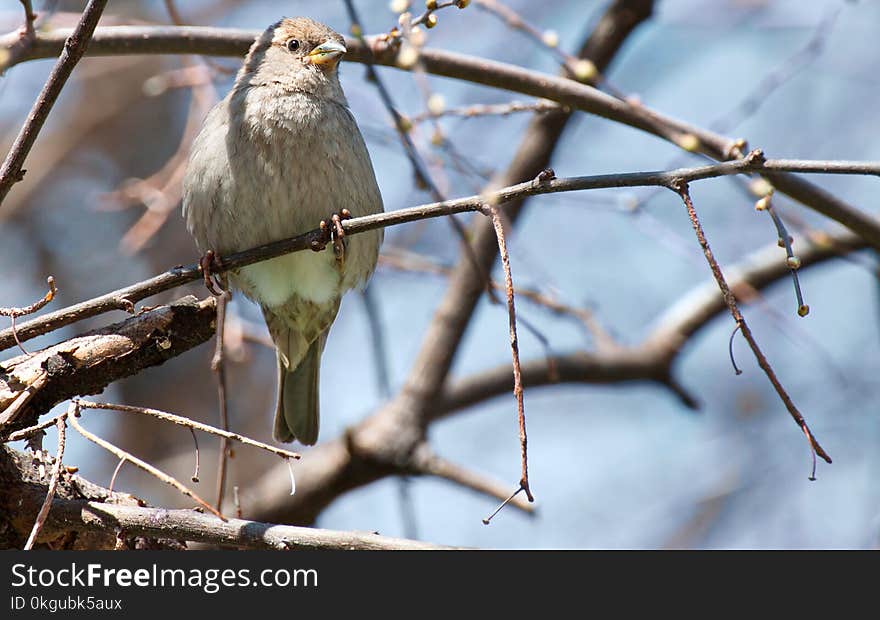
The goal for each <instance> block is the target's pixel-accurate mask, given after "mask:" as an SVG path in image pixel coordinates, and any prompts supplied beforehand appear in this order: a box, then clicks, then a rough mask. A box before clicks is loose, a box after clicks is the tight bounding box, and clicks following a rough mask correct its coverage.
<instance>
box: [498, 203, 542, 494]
mask: <svg viewBox="0 0 880 620" xmlns="http://www.w3.org/2000/svg"><path fill="white" fill-rule="evenodd" d="M490 213H491V217H492V226H493V227H494V229H495V237H496V238H497V239H498V254H499V255H500V256H501V265H502V268H503V269H504V285H505V289H506V291H507V321H508V328H509V331H510V354H511V357H512V358H513V396H514V398H516V413H517V420H518V422H519V445H520V457H521V460H522V472H521V477H520V480H519V486H520V488H521V489H522V490H523V491H525V493H526V497H527V498H528V500H529V501H530V502H533V501H535V498H534V497H532V492H531V490H530V489H529V451H528V437H527V435H526V412H525V405H524V403H523V383H522V368H520V364H519V339H518V338H517V336H516V303H515V299H514V293H513V276H512V275H511V272H510V256H509V255H508V253H507V242H506V241H505V238H504V225H503V224H502V222H501V215H500V214H499V212H498V209H497V208H496V207H494V206H492V207H490Z"/></svg>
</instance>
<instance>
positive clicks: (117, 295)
mask: <svg viewBox="0 0 880 620" xmlns="http://www.w3.org/2000/svg"><path fill="white" fill-rule="evenodd" d="M753 153H754V154H755V155H754V156H750V157H746V158H744V159H741V160H736V161H730V162H723V163H719V164H711V165H707V166H699V167H695V168H679V169H677V170H669V171H655V172H631V173H622V174H603V175H595V176H582V177H570V178H560V179H551V180H546V181H537V180H533V181H526V182H525V183H519V184H517V185H511V186H509V187H504V188H502V189H499V190H496V191H491V192H486V193H485V194H483V195H475V196H468V197H466V198H458V199H454V200H447V201H444V202H435V203H430V204H424V205H419V206H416V207H409V208H406V209H398V210H396V211H387V212H385V213H379V214H375V215H368V216H364V217H358V218H352V219H348V220H344V221H343V222H342V227H343V229H344V230H345V234H347V235H354V234H358V233H362V232H365V231H368V230H374V229H376V228H383V227H388V226H396V225H400V224H407V223H410V222H415V221H418V220H423V219H428V218H434V217H442V216H445V215H450V214H453V213H465V212H471V211H482V210H484V209H485V204H486V203H487V202H490V203H492V204H501V203H505V202H509V201H513V200H518V199H522V198H524V197H527V196H535V195H539V194H553V193H558V192H571V191H578V190H592V189H605V188H620V187H639V186H662V187H668V186H669V185H670V184H671V183H673V182H675V181H676V180H683V181H686V182H690V181H698V180H703V179H710V178H715V177H719V176H726V175H732V174H747V173H752V172H758V171H764V170H767V171H774V173H775V172H779V171H783V170H789V169H792V168H798V169H799V171H801V172H817V173H818V172H828V171H837V172H838V173H840V174H872V175H880V162H829V161H813V160H766V161H763V162H762V161H760V157H759V154H760V152H759V151H755V152H753ZM863 236H864V235H863ZM325 237H326V233H325V232H324V231H322V230H321V229H320V228H315V229H313V230H310V231H309V232H306V233H303V234H302V235H298V236H296V237H293V238H290V239H284V240H281V241H276V242H273V243H268V244H265V245H262V246H259V247H256V248H252V249H250V250H245V251H243V252H238V253H235V254H230V255H229V256H224V257H222V265H221V266H220V267H219V268H217V269H215V271H216V272H217V273H220V272H223V271H228V270H231V269H238V268H240V267H243V266H245V265H250V264H253V263H256V262H259V261H263V260H268V259H270V258H275V257H276V256H281V255H282V254H287V253H290V252H297V251H302V250H305V249H311V248H314V247H320V246H321V244H323V243H326V240H325ZM865 238H866V239H868V240H870V238H869V237H867V236H865ZM493 243H494V241H493ZM201 277H202V275H201V270H200V268H199V266H198V265H197V264H196V265H189V266H187V267H176V268H174V269H171V270H169V271H166V272H165V273H162V274H160V275H158V276H155V277H153V278H150V279H148V280H144V281H142V282H138V283H136V284H132V285H130V286H127V287H124V288H121V289H118V290H115V291H112V292H110V293H107V294H105V295H101V296H100V297H95V298H93V299H91V300H88V301H84V302H82V303H79V304H75V305H73V306H69V307H67V308H64V309H63V310H59V311H56V312H52V313H48V314H45V315H43V316H41V317H39V318H36V319H32V320H30V321H28V322H26V323H23V324H22V325H19V326H18V330H17V333H18V337H19V338H20V339H21V340H22V341H26V340H29V339H31V338H34V337H36V336H40V335H42V334H46V333H48V332H51V331H54V330H56V329H58V328H60V327H64V326H66V325H70V324H72V323H75V322H77V321H81V320H83V319H87V318H90V317H93V316H97V315H99V314H103V313H104V312H108V311H111V310H131V308H132V307H133V306H132V305H133V304H134V303H137V302H139V301H141V300H143V299H145V298H147V297H150V296H152V295H156V294H158V293H161V292H164V291H167V290H170V289H173V288H175V287H178V286H182V285H183V284H187V283H189V282H193V281H195V280H198V279H200V278H201ZM14 344H15V338H14V336H13V334H12V330H9V329H6V330H2V331H0V351H2V350H4V349H7V348H9V347H10V346H13V345H14Z"/></svg>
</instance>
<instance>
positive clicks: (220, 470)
mask: <svg viewBox="0 0 880 620" xmlns="http://www.w3.org/2000/svg"><path fill="white" fill-rule="evenodd" d="M228 303H229V293H228V292H227V291H224V292H223V293H222V294H221V295H220V297H219V298H218V299H217V328H216V332H217V335H216V340H215V346H214V357H213V358H212V359H211V370H213V371H214V373H215V374H216V375H217V406H218V411H219V412H220V428H222V429H223V430H224V431H226V432H227V433H228V432H229V415H228V413H227V400H226V362H225V359H224V355H223V343H224V333H225V331H226V330H225V327H226V306H227V304H228ZM228 464H229V439H228V438H227V437H221V438H220V453H219V455H218V463H217V494H216V498H217V499H216V503H215V504H214V506H215V507H216V508H217V510H220V509H221V508H222V507H223V499H224V496H225V495H226V474H227V467H228Z"/></svg>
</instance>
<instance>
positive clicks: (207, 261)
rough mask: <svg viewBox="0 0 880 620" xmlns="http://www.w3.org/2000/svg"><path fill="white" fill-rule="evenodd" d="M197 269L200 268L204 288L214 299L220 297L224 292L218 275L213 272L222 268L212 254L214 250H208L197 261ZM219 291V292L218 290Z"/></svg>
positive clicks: (220, 262)
mask: <svg viewBox="0 0 880 620" xmlns="http://www.w3.org/2000/svg"><path fill="white" fill-rule="evenodd" d="M199 267H201V268H202V277H203V278H204V279H205V287H206V288H207V289H208V290H209V291H210V292H211V294H212V295H214V296H215V297H220V296H222V295H223V293H224V292H225V290H224V288H223V283H222V281H221V278H220V276H219V275H218V274H215V273H214V271H217V270H220V269H222V268H223V263H222V261H221V260H220V257H219V256H217V254H215V253H214V250H208V251H207V252H205V255H204V256H202V257H201V258H200V259H199ZM218 289H219V290H218Z"/></svg>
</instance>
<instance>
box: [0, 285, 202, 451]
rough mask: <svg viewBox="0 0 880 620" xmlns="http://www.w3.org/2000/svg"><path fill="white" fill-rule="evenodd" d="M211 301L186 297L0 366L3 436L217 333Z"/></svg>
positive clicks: (0, 424) (0, 433) (1, 433)
mask: <svg viewBox="0 0 880 620" xmlns="http://www.w3.org/2000/svg"><path fill="white" fill-rule="evenodd" d="M214 312H215V306H214V300H213V299H207V300H205V301H202V302H198V301H196V299H195V298H194V297H187V298H184V299H182V300H179V301H178V302H176V303H174V304H172V305H170V306H160V307H158V308H155V309H153V310H150V311H148V312H143V313H142V314H139V315H138V316H135V317H132V318H129V319H127V320H125V321H122V322H120V323H115V324H112V325H108V326H107V327H103V328H101V329H99V330H96V331H93V332H91V333H88V334H85V335H83V336H78V337H76V338H71V339H70V340H66V341H65V342H62V343H60V344H57V345H54V346H51V347H48V348H47V349H44V350H42V351H40V352H38V353H35V354H32V355H21V356H18V357H14V358H12V359H9V360H6V361H4V362H3V363H2V364H0V436H2V435H3V434H6V433H9V432H10V431H14V430H16V429H20V428H22V427H24V426H28V425H32V424H35V423H36V420H37V418H38V417H39V415H40V414H42V413H45V412H46V411H49V409H51V408H52V407H53V406H54V405H55V404H57V403H60V402H62V401H64V400H67V399H69V398H71V397H73V396H78V395H85V394H95V393H98V392H100V391H101V390H103V389H104V387H106V386H107V385H109V384H110V383H112V382H113V381H116V380H117V379H121V378H123V377H127V376H130V375H132V374H135V373H137V372H140V371H141V370H143V369H144V368H147V367H150V366H155V365H158V364H161V363H163V362H165V361H167V360H169V359H171V358H173V357H176V356H177V355H180V354H181V353H183V352H184V351H188V350H189V349H191V348H193V347H195V346H196V345H198V344H201V343H202V342H205V341H207V340H208V339H209V338H210V337H211V336H212V335H213V333H214V317H215V314H214Z"/></svg>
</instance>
